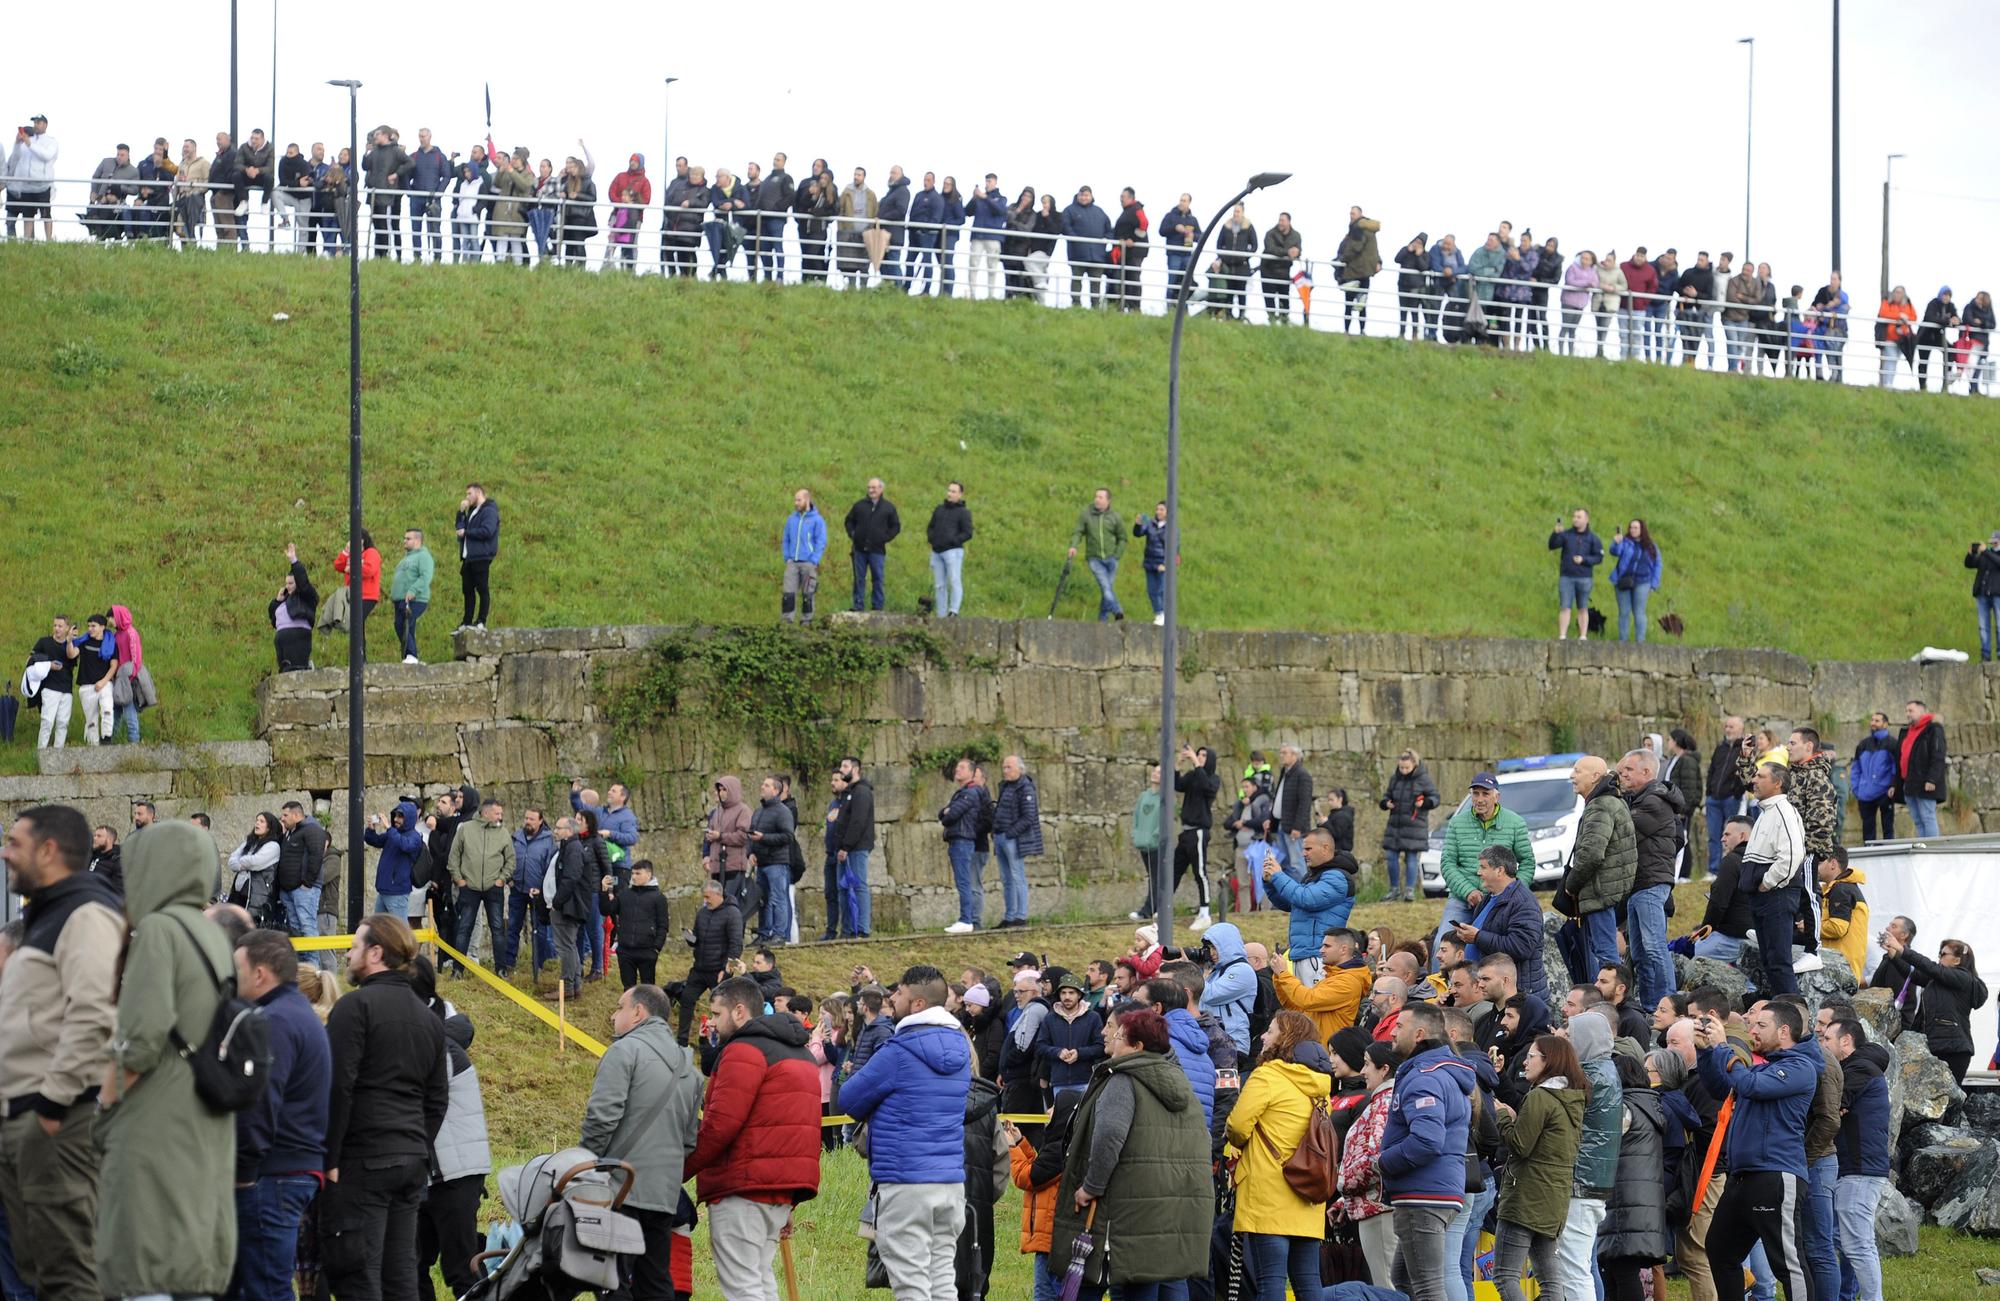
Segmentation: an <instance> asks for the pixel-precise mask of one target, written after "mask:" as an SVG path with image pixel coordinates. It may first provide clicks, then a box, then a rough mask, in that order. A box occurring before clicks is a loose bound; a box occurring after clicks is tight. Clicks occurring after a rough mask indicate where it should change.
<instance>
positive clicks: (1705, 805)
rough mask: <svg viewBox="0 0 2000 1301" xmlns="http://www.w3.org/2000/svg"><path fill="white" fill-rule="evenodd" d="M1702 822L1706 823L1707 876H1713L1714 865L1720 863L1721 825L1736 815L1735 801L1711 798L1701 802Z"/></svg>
mask: <svg viewBox="0 0 2000 1301" xmlns="http://www.w3.org/2000/svg"><path fill="white" fill-rule="evenodd" d="M1701 809H1702V820H1703V821H1704V822H1706V823H1708V874H1709V875H1710V876H1714V875H1715V868H1716V864H1718V863H1720V862H1721V861H1722V824H1723V823H1725V822H1727V821H1728V820H1729V819H1730V818H1731V817H1733V816H1734V815H1735V813H1736V801H1735V800H1718V799H1716V798H1714V797H1713V796H1710V797H1709V798H1707V799H1705V800H1703V801H1702V805H1701Z"/></svg>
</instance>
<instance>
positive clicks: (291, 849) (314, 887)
mask: <svg viewBox="0 0 2000 1301" xmlns="http://www.w3.org/2000/svg"><path fill="white" fill-rule="evenodd" d="M278 821H279V822H280V823H281V824H283V826H284V829H285V839H284V841H283V843H282V844H281V845H280V846H279V848H278V872H277V880H276V882H275V883H274V884H276V886H277V888H278V898H280V899H281V900H283V901H284V905H285V925H286V927H287V928H288V929H289V930H290V931H291V933H292V934H293V935H318V934H319V883H320V876H321V874H322V872H323V871H324V869H325V867H326V842H327V834H326V828H325V827H322V826H321V825H320V824H319V822H318V820H317V819H315V818H314V817H313V816H312V815H311V814H309V813H307V812H306V810H305V806H304V805H302V804H300V803H299V802H298V801H297V800H286V801H285V806H284V807H283V808H281V809H279V810H278ZM313 957H314V959H315V960H316V961H318V960H320V959H325V960H324V961H319V963H318V964H319V966H321V967H322V968H326V967H330V966H332V957H333V955H332V954H330V953H327V954H320V953H316V954H314V955H313Z"/></svg>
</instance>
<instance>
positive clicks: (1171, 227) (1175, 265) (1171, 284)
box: [1147, 194, 1201, 573]
mask: <svg viewBox="0 0 2000 1301" xmlns="http://www.w3.org/2000/svg"><path fill="white" fill-rule="evenodd" d="M1200 238H1201V218H1199V217H1197V216H1195V215H1194V196H1193V195H1191V194H1183V195H1182V196H1181V197H1180V202H1178V203H1176V204H1175V205H1174V206H1173V207H1172V208H1171V209H1170V210H1168V212H1167V215H1166V216H1164V217H1162V218H1160V247H1162V248H1164V249H1166V251H1167V305H1168V306H1169V307H1171V306H1173V302H1174V299H1175V298H1176V297H1178V296H1179V295H1180V292H1181V277H1182V276H1183V275H1186V274H1187V268H1188V263H1189V262H1190V261H1191V260H1193V258H1194V246H1195V243H1196V241H1198V240H1199V239H1200ZM1147 572H1148V573H1150V572H1152V571H1151V570H1148V571H1147Z"/></svg>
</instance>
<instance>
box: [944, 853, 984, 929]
mask: <svg viewBox="0 0 2000 1301" xmlns="http://www.w3.org/2000/svg"><path fill="white" fill-rule="evenodd" d="M996 839H997V837H996ZM944 852H945V857H947V858H949V859H950V860H951V879H952V883H953V884H954V885H956V886H957V887H958V920H959V921H960V922H961V923H962V924H964V925H967V926H977V925H979V923H980V921H981V920H982V918H981V912H982V911H983V909H984V905H985V903H986V891H985V888H984V886H983V885H982V884H981V882H980V880H979V869H978V868H975V867H974V866H973V865H972V842H971V841H970V840H947V841H945V842H944Z"/></svg>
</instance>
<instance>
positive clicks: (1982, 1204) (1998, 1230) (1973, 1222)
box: [1962, 1139, 2000, 1238]
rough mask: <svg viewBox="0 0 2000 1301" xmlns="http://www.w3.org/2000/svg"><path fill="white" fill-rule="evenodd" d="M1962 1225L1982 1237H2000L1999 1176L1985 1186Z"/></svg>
mask: <svg viewBox="0 0 2000 1301" xmlns="http://www.w3.org/2000/svg"><path fill="white" fill-rule="evenodd" d="M1987 1141H1988V1142H1991V1141H1992V1140H1990V1139H1989V1140H1987ZM1962 1227H1963V1228H1964V1229H1965V1231H1966V1232H1967V1233H1976V1234H1978V1235H1979V1236H1980V1237H1982V1238H2000V1178H1996V1179H1995V1180H1994V1181H1993V1182H1992V1183H1990V1184H1988V1185H1987V1186H1986V1188H1985V1189H1984V1191H1983V1192H1982V1193H1981V1194H1980V1196H1979V1198H1978V1199H1977V1201H1976V1202H1975V1204H1974V1205H1973V1207H1972V1211H1971V1213H1970V1214H1969V1215H1967V1216H1966V1217H1965V1223H1964V1225H1963V1226H1962Z"/></svg>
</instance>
